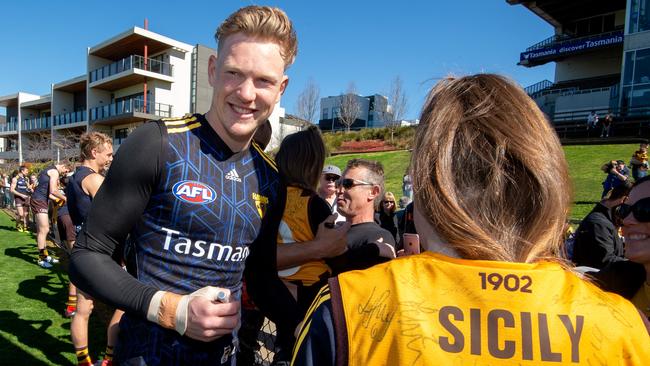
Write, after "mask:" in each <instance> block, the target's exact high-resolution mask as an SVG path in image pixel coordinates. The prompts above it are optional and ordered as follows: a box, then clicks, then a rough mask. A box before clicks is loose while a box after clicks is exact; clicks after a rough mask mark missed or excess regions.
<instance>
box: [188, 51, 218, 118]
mask: <svg viewBox="0 0 650 366" xmlns="http://www.w3.org/2000/svg"><path fill="white" fill-rule="evenodd" d="M194 52H195V56H194V65H193V67H194V71H193V72H194V73H195V76H194V79H195V80H194V81H195V83H196V85H195V93H196V96H195V98H196V99H195V107H194V110H193V111H191V112H192V113H205V112H207V111H208V109H210V105H211V103H212V86H210V81H209V80H208V60H209V59H210V56H211V55H214V54H215V50H214V49H212V48H210V47H206V46H203V45H196V47H195V48H194ZM190 87H191V85H190Z"/></svg>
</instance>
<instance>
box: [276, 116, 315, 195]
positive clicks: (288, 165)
mask: <svg viewBox="0 0 650 366" xmlns="http://www.w3.org/2000/svg"><path fill="white" fill-rule="evenodd" d="M275 163H276V164H277V165H278V171H279V172H280V175H281V176H282V178H283V179H284V180H285V182H286V183H287V184H289V185H292V186H297V187H300V188H304V189H308V190H311V191H316V187H317V186H318V180H319V179H320V175H321V173H322V171H323V165H324V164H325V143H324V142H323V137H322V136H321V133H320V131H319V130H318V127H316V126H309V127H307V129H305V130H302V131H299V132H295V133H293V134H291V135H289V136H287V137H285V138H284V140H282V143H281V144H280V149H279V150H278V153H277V154H276V155H275Z"/></svg>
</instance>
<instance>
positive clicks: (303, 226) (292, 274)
mask: <svg viewBox="0 0 650 366" xmlns="http://www.w3.org/2000/svg"><path fill="white" fill-rule="evenodd" d="M312 196H313V195H303V189H302V188H298V187H287V202H286V204H285V208H284V213H283V215H282V221H281V222H280V227H279V229H278V245H300V243H302V242H306V241H310V240H313V239H314V237H315V234H314V233H313V232H312V229H311V225H310V223H309V200H310V199H311V198H312ZM325 272H328V273H331V270H330V268H329V266H328V265H327V264H325V261H323V260H317V261H311V262H307V263H305V264H302V265H300V266H296V267H293V268H287V269H284V270H281V271H278V275H279V276H280V278H282V279H283V280H287V281H300V282H302V284H303V285H305V286H311V285H313V284H314V283H316V282H318V281H320V277H321V276H322V275H323V273H325Z"/></svg>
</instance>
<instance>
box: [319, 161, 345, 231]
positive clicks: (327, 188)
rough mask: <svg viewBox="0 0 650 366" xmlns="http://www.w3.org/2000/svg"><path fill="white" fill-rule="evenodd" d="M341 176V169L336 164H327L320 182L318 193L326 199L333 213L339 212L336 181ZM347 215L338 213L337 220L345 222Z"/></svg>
mask: <svg viewBox="0 0 650 366" xmlns="http://www.w3.org/2000/svg"><path fill="white" fill-rule="evenodd" d="M339 178H341V169H339V167H337V166H336V165H325V167H323V173H322V174H321V176H320V181H319V182H318V195H319V196H320V198H322V199H324V200H325V201H326V202H327V203H328V204H329V205H330V208H331V209H332V213H337V206H336V182H337V181H338V180H339ZM344 221H345V217H343V216H341V215H338V213H337V217H336V221H335V222H344Z"/></svg>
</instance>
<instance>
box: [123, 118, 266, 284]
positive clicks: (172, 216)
mask: <svg viewBox="0 0 650 366" xmlns="http://www.w3.org/2000/svg"><path fill="white" fill-rule="evenodd" d="M159 123H160V124H161V125H162V126H164V128H162V131H163V148H164V149H165V151H164V153H163V156H164V159H163V162H164V165H163V166H162V167H161V176H160V179H159V182H158V185H157V186H156V187H155V188H154V191H153V192H152V193H151V197H150V199H149V203H148V204H147V206H146V208H145V210H144V213H143V214H142V216H141V218H140V220H139V221H138V223H137V224H136V226H135V228H134V230H133V232H132V233H131V236H130V242H131V243H132V244H133V248H134V250H135V255H136V264H137V269H136V270H137V273H136V275H137V278H138V279H139V280H140V281H142V282H144V283H146V284H149V285H152V286H154V287H156V288H158V289H161V290H168V291H173V292H176V293H190V292H193V291H195V290H198V289H200V288H202V287H205V286H209V285H211V286H220V287H226V288H229V289H231V290H233V292H238V290H239V288H240V285H241V278H242V273H243V270H244V264H245V261H246V257H247V256H248V253H249V248H248V245H249V244H250V243H252V242H253V240H255V238H256V237H257V235H258V233H259V230H260V225H261V219H262V215H263V214H264V210H265V207H266V206H267V204H268V202H269V199H273V198H274V197H275V195H276V194H277V190H278V187H279V179H278V174H277V171H276V170H275V165H274V163H273V162H272V161H270V160H269V159H268V158H267V157H266V156H265V155H263V153H262V152H261V151H260V150H259V149H258V148H257V147H256V146H255V145H253V147H251V148H250V149H248V150H244V151H241V152H238V153H234V154H233V153H232V152H231V151H230V149H229V148H228V147H227V146H226V145H225V144H224V143H223V141H221V139H220V138H219V137H218V136H217V134H216V133H215V132H214V130H213V129H212V128H211V127H210V126H209V124H208V123H207V121H205V119H204V117H203V116H202V115H195V116H192V117H191V118H188V119H179V120H169V121H161V122H159Z"/></svg>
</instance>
